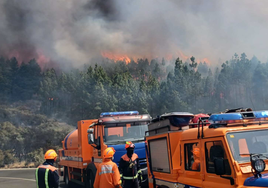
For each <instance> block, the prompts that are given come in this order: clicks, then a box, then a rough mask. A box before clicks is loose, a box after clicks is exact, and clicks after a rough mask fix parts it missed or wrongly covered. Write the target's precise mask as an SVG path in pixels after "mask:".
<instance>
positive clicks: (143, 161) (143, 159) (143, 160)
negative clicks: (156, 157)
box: [139, 158, 147, 165]
mask: <svg viewBox="0 0 268 188" xmlns="http://www.w3.org/2000/svg"><path fill="white" fill-rule="evenodd" d="M139 162H140V164H146V165H147V160H146V158H142V159H139Z"/></svg>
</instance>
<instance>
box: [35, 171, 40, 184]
mask: <svg viewBox="0 0 268 188" xmlns="http://www.w3.org/2000/svg"><path fill="white" fill-rule="evenodd" d="M38 169H39V168H37V169H36V171H35V179H36V185H37V188H39V185H38Z"/></svg>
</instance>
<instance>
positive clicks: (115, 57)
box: [101, 52, 131, 64]
mask: <svg viewBox="0 0 268 188" xmlns="http://www.w3.org/2000/svg"><path fill="white" fill-rule="evenodd" d="M101 55H102V57H105V58H108V59H111V60H114V61H124V62H126V63H127V64H128V63H130V61H131V59H130V58H129V57H128V56H127V55H119V54H113V53H111V52H102V53H101Z"/></svg>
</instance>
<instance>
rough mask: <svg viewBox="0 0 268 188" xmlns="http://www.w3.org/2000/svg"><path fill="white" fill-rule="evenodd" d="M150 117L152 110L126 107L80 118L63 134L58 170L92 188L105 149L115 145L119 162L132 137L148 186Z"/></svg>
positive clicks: (67, 180) (71, 180)
mask: <svg viewBox="0 0 268 188" xmlns="http://www.w3.org/2000/svg"><path fill="white" fill-rule="evenodd" d="M151 119H152V118H151V116H150V115H149V114H143V115H139V112H138V111H126V112H104V113H101V115H100V117H99V118H98V119H92V120H81V121H78V123H77V128H76V129H75V130H73V131H72V132H70V133H69V134H68V135H67V136H66V137H65V138H64V140H63V141H62V147H63V149H60V150H59V159H60V161H59V174H61V175H62V176H64V181H65V184H66V185H71V186H70V187H75V185H80V186H83V187H86V188H93V184H94V179H95V174H96V167H97V166H98V165H99V164H100V163H101V162H102V153H103V151H104V150H105V149H106V148H107V147H114V149H115V150H116V152H115V155H114V160H113V161H114V162H115V163H117V165H118V164H119V161H120V158H121V157H122V156H123V155H124V154H125V153H126V150H125V144H126V141H132V142H133V143H135V151H134V152H135V153H136V154H138V156H139V161H140V165H141V170H142V175H143V182H142V184H143V185H147V186H148V181H147V177H148V175H147V162H146V153H145V140H144V133H145V131H147V130H148V124H149V123H150V121H151ZM62 169H63V170H62Z"/></svg>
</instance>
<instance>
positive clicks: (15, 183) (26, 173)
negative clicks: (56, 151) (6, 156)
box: [0, 169, 64, 188]
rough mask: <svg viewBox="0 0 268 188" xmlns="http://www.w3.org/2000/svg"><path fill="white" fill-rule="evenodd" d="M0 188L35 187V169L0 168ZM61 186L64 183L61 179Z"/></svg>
mask: <svg viewBox="0 0 268 188" xmlns="http://www.w3.org/2000/svg"><path fill="white" fill-rule="evenodd" d="M0 187H1V188H17V187H18V188H36V183H35V169H3V170H0ZM61 188H64V183H63V182H62V179H61Z"/></svg>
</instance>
